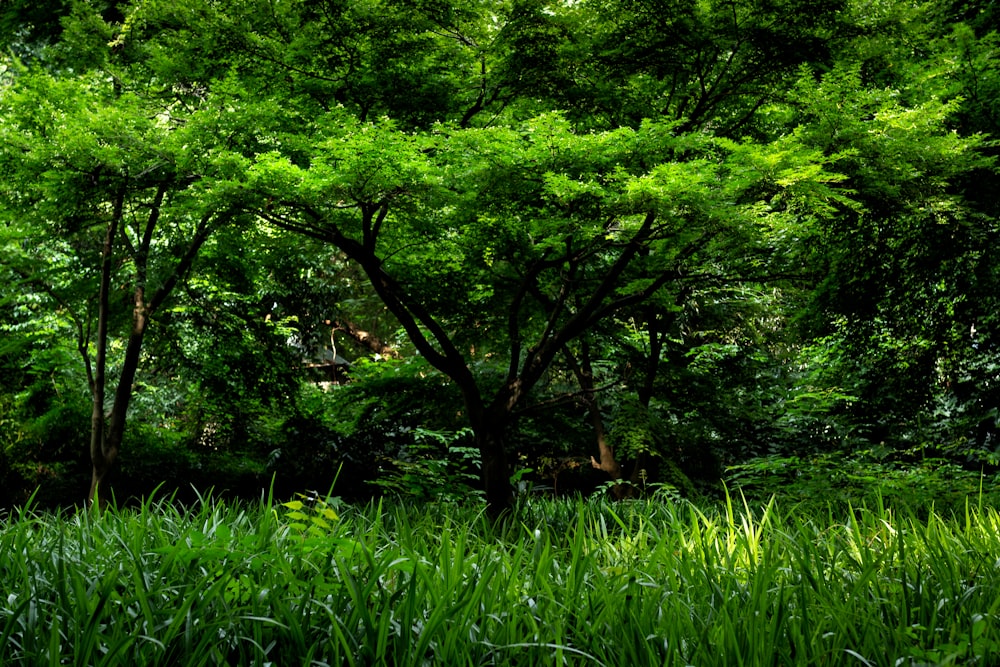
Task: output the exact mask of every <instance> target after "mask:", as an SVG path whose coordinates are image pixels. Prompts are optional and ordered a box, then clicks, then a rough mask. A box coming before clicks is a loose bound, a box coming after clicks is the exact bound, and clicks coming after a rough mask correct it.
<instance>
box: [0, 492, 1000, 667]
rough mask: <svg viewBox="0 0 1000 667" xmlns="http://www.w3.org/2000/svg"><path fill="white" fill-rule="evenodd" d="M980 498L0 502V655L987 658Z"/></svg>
mask: <svg viewBox="0 0 1000 667" xmlns="http://www.w3.org/2000/svg"><path fill="white" fill-rule="evenodd" d="M998 558H1000V514H998V513H997V512H996V511H995V510H993V509H991V508H985V507H978V506H970V507H968V509H967V510H966V512H965V513H964V515H962V516H958V517H941V516H938V515H936V514H934V513H931V514H930V515H929V516H928V517H926V518H921V519H917V518H915V517H914V516H912V515H900V514H897V513H896V512H894V511H893V510H890V509H888V508H886V507H883V506H879V505H876V506H874V507H862V508H849V509H847V510H845V511H844V512H843V513H842V514H840V513H837V512H834V511H833V510H829V511H827V512H826V513H825V514H824V515H822V516H803V515H800V514H799V513H797V512H796V511H795V510H794V509H789V510H787V511H782V510H781V509H780V508H779V507H778V505H777V504H775V503H773V502H772V503H771V504H769V505H767V506H765V507H759V508H756V507H748V506H746V505H745V504H742V503H733V502H729V503H727V504H726V505H725V506H723V507H719V508H699V507H696V506H694V505H691V504H686V503H676V504H674V503H655V502H629V503H621V504H617V505H610V504H606V503H601V502H580V501H576V502H568V501H541V500H534V501H532V502H530V503H526V504H525V505H523V506H522V507H521V508H520V510H519V513H518V515H517V518H516V519H514V520H511V521H509V522H508V523H507V524H505V525H503V526H492V525H490V524H489V523H488V522H487V521H486V520H485V519H484V518H483V517H482V516H481V514H480V513H479V512H478V511H477V510H475V509H469V508H460V507H457V506H454V505H430V506H412V505H403V504H393V505H388V504H386V505H383V504H372V505H369V506H366V507H342V508H340V507H336V506H334V505H331V504H327V503H325V502H322V501H320V502H319V503H316V504H313V505H310V504H308V503H290V504H285V505H277V504H272V503H270V502H267V501H263V502H260V503H258V504H256V505H252V506H248V505H224V504H220V503H212V502H204V503H201V504H199V505H198V506H196V507H193V508H190V509H186V510H185V509H181V508H178V507H177V506H176V505H174V504H172V503H170V502H167V501H160V502H149V503H147V504H145V505H144V506H142V507H140V508H137V509H133V510H121V511H117V510H112V511H109V512H107V513H105V514H104V515H102V516H100V517H92V516H89V515H86V514H79V515H75V516H68V517H60V516H56V515H51V514H35V513H33V512H31V511H30V510H22V511H20V512H19V513H15V514H12V515H10V516H8V517H6V518H5V519H3V520H2V522H0V584H2V596H0V664H3V665H16V664H24V665H63V664H71V665H121V664H141V665H444V664H447V665H470V666H471V665H609V666H610V665H626V664H628V665H698V666H702V665H727V666H733V665H862V666H863V665H885V666H892V667H896V666H904V665H905V666H916V665H973V664H978V665H995V664H998V663H1000V630H998V626H997V619H998V607H1000V560H998Z"/></svg>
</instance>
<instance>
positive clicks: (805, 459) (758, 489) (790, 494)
mask: <svg viewBox="0 0 1000 667" xmlns="http://www.w3.org/2000/svg"><path fill="white" fill-rule="evenodd" d="M726 480H727V484H728V485H729V487H730V488H732V489H734V490H739V491H740V492H741V493H743V494H745V495H746V496H747V497H748V498H752V499H754V500H761V499H766V498H769V497H771V496H772V495H775V494H780V495H781V496H782V498H786V499H788V501H790V502H795V503H799V504H801V505H802V506H803V507H805V508H807V509H806V511H815V509H816V508H821V507H824V506H826V505H833V506H835V507H844V506H847V505H848V504H860V503H870V504H874V503H876V502H884V503H885V504H886V506H893V507H896V508H900V509H903V510H905V511H910V512H913V513H915V514H920V515H924V514H925V513H926V512H927V511H930V510H932V509H933V510H935V511H938V512H941V513H942V514H945V515H947V514H948V513H961V511H962V510H963V508H964V505H965V503H966V502H967V501H968V499H969V498H973V499H976V498H978V500H976V501H975V502H978V503H980V504H982V505H987V506H993V505H997V504H1000V484H998V480H997V479H996V477H995V475H993V474H987V473H986V472H985V471H984V470H983V469H982V468H979V469H976V468H971V467H963V466H962V465H960V464H958V463H955V462H954V459H949V458H946V457H942V456H933V455H926V453H925V452H924V451H922V449H921V448H915V449H913V450H910V451H906V452H899V451H896V450H893V449H890V448H888V447H886V446H885V445H882V446H876V447H872V448H870V449H864V450H854V451H850V452H846V453H845V452H827V453H815V454H809V455H805V456H768V457H762V458H759V459H753V460H750V461H748V462H746V463H741V464H739V465H735V466H731V467H730V468H729V469H728V471H727V475H726Z"/></svg>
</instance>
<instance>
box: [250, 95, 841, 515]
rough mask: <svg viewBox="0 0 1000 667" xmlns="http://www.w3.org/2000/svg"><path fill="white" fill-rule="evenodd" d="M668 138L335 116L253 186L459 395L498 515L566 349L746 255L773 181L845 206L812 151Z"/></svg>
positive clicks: (656, 132)
mask: <svg viewBox="0 0 1000 667" xmlns="http://www.w3.org/2000/svg"><path fill="white" fill-rule="evenodd" d="M674 129H675V127H674V126H673V125H671V124H667V123H653V122H650V123H647V124H645V125H643V127H642V128H640V129H638V130H632V129H627V128H623V129H619V130H615V131H610V132H603V133H586V132H576V131H575V130H574V129H573V128H572V127H571V126H570V125H569V123H567V122H566V121H565V120H563V119H562V118H561V117H560V116H558V115H548V116H543V117H540V118H538V119H535V120H533V121H530V122H528V123H526V124H524V125H522V126H521V127H519V128H494V129H489V130H472V129H460V128H456V129H448V128H441V129H439V130H437V131H435V132H430V133H418V134H412V133H407V132H401V131H399V130H397V129H396V128H395V127H394V126H393V125H392V123H391V122H388V121H386V122H383V123H378V124H372V123H359V122H358V121H356V120H354V119H353V118H350V117H344V115H343V114H332V115H331V116H330V117H329V118H328V119H326V123H325V128H324V130H325V136H324V137H323V139H322V140H321V141H318V142H317V144H316V149H315V152H314V153H313V155H312V157H311V159H310V161H309V166H308V167H302V166H299V165H297V164H295V163H293V162H292V161H291V160H289V159H288V158H285V157H283V156H280V155H277V154H271V155H267V156H262V158H261V159H260V160H259V161H258V163H257V164H256V165H255V166H254V167H253V168H252V169H251V174H252V175H251V179H250V183H249V187H250V188H251V189H253V190H255V191H257V192H260V193H261V197H262V200H265V201H266V203H264V204H263V205H262V207H261V208H260V210H259V214H260V215H261V216H262V217H264V218H265V219H266V220H268V221H270V222H272V223H273V224H275V225H277V226H279V227H282V228H284V229H288V230H290V231H295V232H298V233H301V234H305V235H307V236H310V237H313V238H316V239H318V240H322V241H325V242H327V243H330V244H331V245H333V246H335V247H337V248H338V249H339V250H341V251H342V252H343V253H344V254H345V255H346V256H347V257H348V258H350V259H351V260H352V261H354V262H356V263H357V264H358V265H359V266H360V267H361V268H362V270H363V271H364V272H365V273H366V275H367V277H368V279H369V281H370V282H371V284H372V286H373V288H374V289H375V291H376V293H377V294H378V295H379V297H380V298H381V299H382V301H383V302H384V303H385V304H386V307H387V308H388V309H389V311H390V312H391V313H392V314H393V315H394V316H395V317H396V319H397V320H398V321H399V322H400V323H401V325H402V326H403V328H404V329H405V330H406V332H407V334H408V336H409V337H410V339H411V341H412V342H413V344H414V345H415V347H416V349H417V350H418V352H419V353H420V354H421V355H422V356H423V357H425V358H426V359H427V360H428V361H429V362H430V363H431V364H432V365H433V366H434V367H435V368H437V369H438V370H439V371H441V372H442V373H444V374H445V375H446V376H448V377H449V378H450V379H451V380H452V381H453V382H455V384H456V385H457V386H458V387H459V389H460V392H461V394H462V397H463V401H464V405H465V411H466V414H467V418H468V419H469V422H470V425H471V427H472V429H473V431H474V433H475V436H476V440H477V444H478V446H479V449H480V452H481V455H482V460H483V476H484V485H485V489H486V494H487V499H488V501H489V503H490V506H491V507H492V508H493V509H495V510H502V509H504V508H506V507H507V506H508V505H509V502H510V484H509V481H508V479H509V474H510V471H509V468H508V462H507V458H506V457H507V452H506V448H505V445H504V439H505V436H506V432H507V430H508V428H509V426H510V422H511V418H512V414H513V411H514V409H515V408H516V407H518V406H519V405H521V404H522V403H523V402H524V401H525V399H526V397H527V396H528V395H529V394H530V392H531V391H532V389H533V388H535V386H536V385H537V384H538V382H539V381H540V380H541V379H542V377H543V375H544V373H545V371H546V370H547V369H548V368H549V366H550V365H551V364H552V362H553V361H554V360H555V359H556V358H557V356H558V355H560V354H562V352H563V350H564V348H565V346H566V345H567V344H568V343H570V342H571V341H573V340H576V339H578V338H579V337H580V336H582V335H583V334H584V333H586V332H587V331H588V330H590V329H591V328H593V327H594V326H595V325H596V324H597V323H598V322H601V321H602V320H604V319H606V318H609V317H612V316H614V315H616V314H618V313H619V312H621V311H622V310H623V309H625V308H629V307H633V306H636V305H638V304H641V303H642V302H643V301H645V300H647V299H649V298H650V297H651V296H652V295H653V294H656V293H657V292H658V291H659V290H660V289H662V288H663V287H664V286H665V285H668V284H675V283H683V281H684V280H685V279H687V278H688V277H689V276H690V275H691V274H692V273H697V268H693V267H697V266H698V264H697V263H696V261H697V262H700V261H707V260H708V258H711V257H713V256H719V253H722V252H723V251H724V249H726V248H727V246H728V244H730V243H732V242H733V241H734V240H735V239H740V243H741V247H743V248H745V244H746V243H747V242H749V241H748V240H747V238H748V235H753V234H754V232H753V229H754V228H756V227H757V226H758V225H761V223H765V224H766V221H767V220H768V219H769V217H768V216H767V215H766V214H762V212H761V211H760V208H759V206H758V202H757V201H756V199H754V197H753V191H754V189H755V188H757V187H759V186H760V184H761V181H762V180H766V179H767V178H769V177H772V176H773V173H771V170H773V172H774V173H780V174H782V176H783V181H782V184H781V185H777V184H775V185H776V187H778V188H779V189H781V190H782V191H784V192H785V193H786V195H787V196H788V197H789V199H795V198H796V197H797V196H798V195H797V194H796V191H797V190H798V191H801V193H802V194H803V196H805V197H808V198H813V199H816V200H817V201H818V200H822V199H830V200H836V199H838V198H839V195H837V194H836V193H835V192H834V191H833V190H832V189H830V187H829V184H830V183H832V182H835V181H836V180H837V178H836V177H835V176H833V175H831V174H829V173H827V172H826V171H825V170H824V169H823V165H822V160H820V161H819V162H818V163H817V162H814V159H815V158H816V155H814V154H812V153H809V152H801V151H797V150H796V149H795V147H794V146H790V145H780V146H775V147H773V148H770V149H769V148H767V147H765V148H763V149H760V148H756V147H748V146H740V145H735V144H732V143H731V142H723V141H714V140H712V139H710V138H705V137H703V136H696V135H677V134H675V133H674ZM769 150H771V151H773V152H772V153H770V154H769V153H768V151H769ZM765 164H766V165H767V167H765V166H764V165H765ZM650 165H652V166H650ZM804 167H808V169H804ZM756 168H760V169H761V170H760V171H759V172H758V171H756ZM779 217H780V215H779ZM473 346H475V348H476V350H477V352H476V353H477V354H487V355H495V356H496V357H498V363H499V365H500V366H501V368H505V369H506V370H505V371H504V372H503V374H502V377H501V378H500V379H499V381H497V382H493V383H486V384H484V382H483V380H482V379H481V378H477V376H476V374H475V372H474V370H473V364H472V363H471V361H470V358H469V356H468V353H466V352H464V351H463V350H471V349H472V347H473Z"/></svg>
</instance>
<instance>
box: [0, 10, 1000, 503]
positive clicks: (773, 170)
mask: <svg viewBox="0 0 1000 667" xmlns="http://www.w3.org/2000/svg"><path fill="white" fill-rule="evenodd" d="M56 5H57V6H53V7H52V8H50V9H52V11H51V12H50V13H47V14H44V15H43V14H40V13H39V12H38V11H36V10H37V7H35V6H34V5H28V4H25V3H21V4H18V3H14V4H12V5H10V6H9V7H8V8H7V9H5V10H4V12H3V14H2V17H0V18H2V20H3V22H4V25H7V26H9V27H10V28H11V29H10V30H9V31H8V34H10V35H12V37H10V38H9V42H8V44H7V47H8V48H9V56H8V57H7V58H6V59H5V60H4V64H3V70H2V73H0V86H2V88H0V171H2V175H3V179H2V184H0V219H2V221H3V223H4V225H3V226H2V231H0V234H2V239H0V248H2V251H0V252H2V255H0V270H2V271H3V272H4V274H5V276H6V278H7V280H6V281H5V285H4V287H3V288H2V291H0V295H2V299H3V303H4V304H6V311H5V314H4V315H3V316H2V320H0V326H3V328H4V330H5V332H6V335H7V341H6V342H5V344H4V349H3V350H2V354H3V360H4V364H5V366H6V367H8V368H9V369H10V371H11V373H12V375H11V377H13V378H15V381H14V382H13V384H12V385H11V387H10V388H9V389H8V390H7V393H6V394H5V397H4V400H3V403H0V410H2V411H3V412H2V414H0V417H3V418H4V419H10V420H12V421H13V422H14V423H16V424H17V428H16V429H14V430H13V431H12V433H13V434H14V435H11V436H9V441H8V442H7V443H6V444H5V445H4V446H5V457H6V459H7V460H8V461H10V462H11V463H10V464H8V466H9V472H7V473H5V474H8V475H10V476H14V475H15V474H17V475H21V477H22V478H23V482H24V483H26V484H30V483H31V481H32V480H31V479H27V478H25V477H24V476H25V474H26V473H25V472H24V471H26V470H28V469H30V466H28V465H26V464H27V463H28V462H30V461H36V462H40V461H45V462H47V463H48V462H55V461H57V460H61V461H63V462H65V461H66V455H65V454H56V453H55V452H53V451H50V450H51V446H50V444H49V443H51V442H52V438H53V437H55V436H54V435H53V433H54V432H55V431H54V430H53V429H52V428H51V426H46V425H45V424H46V423H47V422H46V415H51V414H53V413H54V411H58V410H64V409H65V406H66V405H68V404H71V403H72V402H73V401H77V404H79V401H78V399H73V400H72V401H71V400H70V398H69V397H70V396H80V395H81V394H82V395H86V396H87V397H89V403H90V410H89V413H90V432H91V436H90V438H89V442H90V446H89V448H88V449H87V451H89V465H90V467H91V468H92V474H91V477H92V483H91V498H93V497H94V495H95V494H96V495H98V496H100V495H101V494H103V493H105V491H104V489H103V488H102V484H103V483H104V481H105V478H106V475H107V472H108V471H109V470H110V469H111V467H112V464H113V463H115V461H116V459H117V458H118V455H119V452H122V456H123V457H126V458H128V453H127V452H128V449H129V446H130V445H129V444H127V443H128V441H129V437H131V436H129V435H128V434H129V433H136V434H137V435H136V436H135V439H134V442H135V443H136V444H135V445H132V446H133V447H137V448H139V449H140V450H141V449H142V447H146V453H147V454H148V455H149V456H153V457H155V456H156V455H157V452H159V453H162V451H163V450H164V449H170V450H171V451H175V452H179V453H178V454H177V455H178V456H182V457H187V458H186V459H185V460H194V461H198V460H201V459H204V458H206V457H209V458H210V457H230V458H228V459H225V461H226V462H225V463H223V464H220V465H223V467H225V468H227V469H231V468H233V467H234V466H236V467H240V466H242V468H241V469H245V472H246V473H247V474H248V475H250V476H251V477H253V476H255V475H256V479H257V480H258V483H259V480H260V479H261V478H262V477H263V476H264V475H266V474H267V473H268V472H280V471H284V473H285V474H286V475H288V474H289V472H288V471H291V470H295V471H298V472H297V473H296V474H297V475H300V477H298V478H296V479H298V482H295V481H291V480H290V482H289V483H290V484H295V483H303V484H306V483H308V484H315V483H317V480H318V479H319V478H320V477H322V475H323V474H325V475H327V476H328V477H329V479H331V480H332V478H333V477H334V473H335V470H334V469H333V468H334V466H340V465H344V464H349V465H351V466H354V470H356V471H357V473H358V475H357V476H358V477H359V478H365V479H369V480H371V481H374V482H376V483H378V481H379V480H380V479H381V480H382V483H383V486H384V485H385V481H386V479H388V477H387V476H389V477H391V476H393V475H395V476H396V479H401V478H405V476H406V475H407V474H410V475H416V476H417V477H420V476H421V475H422V476H423V477H424V478H425V479H428V480H429V479H430V478H432V477H434V476H435V475H437V476H438V477H440V476H441V475H442V474H445V473H444V472H442V469H441V468H440V467H437V468H436V467H435V466H434V465H431V463H428V461H430V462H434V461H438V462H442V465H444V464H447V466H450V467H447V468H446V469H448V470H451V469H452V468H453V467H454V466H455V465H458V466H460V467H461V466H471V467H472V469H475V468H477V467H478V470H479V474H480V480H479V481H478V482H475V483H472V484H471V486H470V489H476V488H478V489H479V490H480V491H482V492H483V493H484V496H485V499H486V501H487V502H488V505H489V507H490V508H491V510H493V511H495V512H502V511H503V510H504V509H506V508H507V507H509V505H510V503H511V501H512V497H513V492H514V490H515V488H516V485H517V483H518V480H520V479H521V478H522V477H523V475H524V474H525V471H526V470H528V469H531V470H532V471H533V473H534V475H535V479H536V480H537V481H538V483H542V482H544V481H546V480H549V481H551V482H552V485H553V486H555V485H556V484H557V476H558V475H559V471H561V470H564V469H576V468H580V465H581V464H580V461H581V460H582V461H583V462H584V463H585V464H586V465H585V466H584V467H590V466H593V467H594V468H600V469H601V470H602V471H605V472H607V473H611V476H612V478H614V479H616V480H618V481H624V480H625V479H630V480H631V483H632V485H633V488H638V487H639V486H641V484H642V483H645V481H646V479H647V478H648V476H649V474H650V471H651V470H654V471H655V470H658V471H659V472H658V473H656V474H658V475H659V479H658V480H657V481H659V482H662V483H667V484H672V485H675V486H678V488H684V489H690V488H693V487H692V486H691V482H690V481H689V479H691V478H693V479H696V480H700V481H702V482H711V481H712V479H713V477H714V476H717V475H718V471H719V464H720V463H725V464H735V463H741V462H745V461H746V460H747V459H748V457H751V456H761V455H766V454H772V455H777V454H787V453H790V452H799V453H801V452H808V451H829V450H831V449H833V450H838V451H844V452H847V451H856V450H858V449H862V448H864V447H865V446H871V445H875V444H879V445H880V446H885V445H886V443H888V445H889V446H890V448H892V449H894V450H896V451H899V452H906V451H909V450H910V448H912V447H914V446H916V445H919V446H922V447H927V446H931V447H934V448H935V449H936V450H940V451H941V452H944V453H946V454H947V455H948V456H951V457H953V458H954V460H956V461H979V462H982V461H985V460H987V459H990V456H992V452H993V451H995V449H996V447H997V443H996V442H995V436H994V433H995V431H996V418H997V412H996V406H995V399H994V397H995V396H996V393H995V392H996V389H995V385H996V382H995V380H994V378H993V373H994V372H995V368H996V364H995V362H994V358H995V357H994V351H993V350H994V347H995V345H994V343H993V339H994V337H995V335H996V334H995V333H994V323H995V321H996V318H995V315H994V313H995V308H994V300H995V298H996V297H995V294H996V293H997V292H996V290H995V285H994V280H995V279H994V276H995V275H996V272H995V270H993V268H992V267H993V266H995V262H993V261H992V259H993V252H994V250H993V248H994V247H996V244H995V243H994V242H993V241H994V237H995V232H996V214H997V210H996V203H995V197H994V196H993V194H992V193H994V192H995V191H996V189H995V186H996V185H997V183H996V181H997V173H996V168H995V153H996V149H995V142H994V139H993V137H994V135H995V133H996V129H997V118H998V115H997V108H996V104H997V102H996V100H997V99H998V98H997V96H996V95H992V94H991V93H992V92H993V91H995V90H996V89H997V86H998V81H1000V73H998V71H997V65H996V64H995V63H996V62H997V60H996V58H994V57H993V56H994V55H995V53H996V48H997V34H996V32H994V31H992V30H991V25H992V24H990V23H989V22H988V21H987V20H986V15H987V14H988V13H989V12H990V11H991V9H990V8H989V7H987V6H983V7H972V6H971V5H967V3H966V4H963V5H962V6H961V7H959V6H957V5H956V6H951V5H949V4H947V3H943V2H927V3H921V4H917V5H914V4H913V3H899V2H894V1H892V0H887V1H886V2H881V3H876V4H871V3H860V2H851V1H849V0H845V1H840V0H837V1H831V2H823V3H820V4H816V3H802V2H798V1H797V0H781V1H777V2H758V1H746V2H744V1H743V0H726V1H722V0H719V1H709V2H701V1H699V2H694V1H691V2H687V1H681V2H675V1H673V0H669V1H662V0H635V1H630V2H624V3H622V2H615V3H611V2H604V1H603V0H584V1H582V2H572V3H568V2H550V1H548V0H523V1H521V0H517V1H513V2H511V1H497V2H489V3H471V2H461V1H459V2H423V1H419V0H364V1H362V2H352V3H343V2H340V1H339V0H323V1H322V2H305V0H296V1H290V2H280V3H278V2H273V1H270V0H226V1H225V2H208V1H207V0H173V1H172V2H169V3H166V2H160V1H158V0H147V1H143V2H132V3H116V4H114V5H113V6H106V5H104V4H98V3H92V2H87V1H85V0H77V1H74V2H69V3H65V4H63V3H56ZM73 368H75V369H77V370H75V371H72V372H71V371H70V369H73ZM57 378H58V379H57ZM397 392H401V393H400V394H399V395H397ZM403 395H405V396H408V397H409V398H407V399H405V400H400V398H401V396H403ZM130 406H132V409H131V411H130ZM74 409H75V408H74ZM127 415H130V418H131V419H133V422H134V423H135V426H129V427H126V416H127ZM130 423H132V422H130ZM913 423H920V424H927V426H926V427H911V426H910V424H913ZM138 434H145V435H143V436H141V437H140V436H139V435H138ZM157 434H158V435H157ZM164 434H171V435H170V436H169V437H168V438H167V439H168V440H169V441H170V442H171V443H172V444H171V445H170V446H169V447H167V445H165V444H164V442H166V441H165V440H163V438H164V437H167V436H165V435H164ZM595 437H596V443H597V445H596V448H595V444H594V443H595ZM157 438H160V439H159V440H157ZM144 441H149V442H154V443H156V442H158V443H159V444H148V442H147V444H145V445H144V444H142V443H143V442H144ZM29 443H30V444H29ZM466 454H468V456H466ZM141 456H142V454H141V453H140V452H138V451H137V458H136V459H134V461H138V460H141ZM60 457H63V458H62V459H60ZM456 457H457V458H456ZM457 459H461V461H458V460H457ZM618 459H621V460H622V461H626V460H628V461H631V462H633V463H634V464H635V465H634V466H633V467H632V470H633V471H634V472H628V471H627V470H626V469H624V468H622V466H621V465H619V460H618ZM310 460H314V461H322V462H323V464H322V465H323V466H324V470H325V472H324V473H319V472H317V471H316V470H313V471H312V476H310V474H309V469H310V466H309V464H308V462H309V461H310ZM990 460H992V459H990ZM591 461H592V463H591ZM123 465H125V463H124V462H123ZM130 465H135V463H132V464H130ZM407 466H410V467H407ZM413 466H417V467H416V468H414V467H413ZM40 469H41V468H36V470H40ZM52 470H56V469H54V468H53V469H52ZM17 471H20V472H17ZM414 471H415V472H414ZM543 471H548V472H543ZM465 472H468V471H465ZM57 473H58V474H59V475H66V474H68V473H64V472H58V470H57V471H56V473H53V474H57ZM546 475H548V477H546ZM279 476H280V475H279ZM456 479H458V478H456ZM461 479H466V478H465V477H461ZM428 483H429V482H428ZM463 483H464V482H463ZM394 484H395V483H394ZM390 486H392V488H399V485H398V484H395V485H394V486H393V485H390Z"/></svg>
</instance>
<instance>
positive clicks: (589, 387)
mask: <svg viewBox="0 0 1000 667" xmlns="http://www.w3.org/2000/svg"><path fill="white" fill-rule="evenodd" d="M563 352H564V354H565V356H566V360H567V361H568V362H569V365H570V368H572V370H573V375H575V376H576V380H577V382H578V383H579V385H580V390H581V391H582V392H583V399H582V400H583V403H584V405H585V406H586V407H587V414H588V415H589V417H590V424H591V426H593V428H594V437H595V438H596V440H597V453H598V454H597V455H598V456H599V457H600V458H599V459H595V458H594V457H593V456H591V457H590V465H592V466H593V467H594V468H595V469H597V470H603V471H604V472H606V473H607V474H608V477H610V478H611V481H612V482H616V484H615V485H614V487H612V490H611V493H612V494H613V495H614V497H615V499H616V500H621V499H622V498H624V497H626V496H627V495H629V489H628V488H627V487H628V485H627V484H621V483H617V482H620V480H621V479H622V467H621V465H620V464H619V463H618V460H617V459H616V458H615V450H614V447H612V446H611V443H609V442H608V432H607V429H605V428H604V418H603V417H602V416H601V406H600V404H599V403H598V401H597V388H596V387H595V386H594V369H593V366H592V364H591V363H590V346H589V345H587V343H586V341H584V342H583V343H582V347H581V353H580V359H579V360H577V359H576V357H574V356H573V353H572V352H571V351H570V350H569V349H568V348H567V349H565V350H564V351H563Z"/></svg>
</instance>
